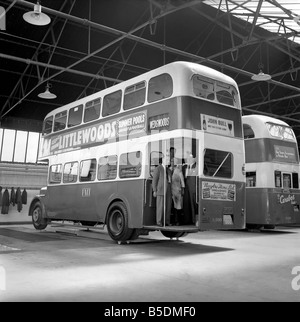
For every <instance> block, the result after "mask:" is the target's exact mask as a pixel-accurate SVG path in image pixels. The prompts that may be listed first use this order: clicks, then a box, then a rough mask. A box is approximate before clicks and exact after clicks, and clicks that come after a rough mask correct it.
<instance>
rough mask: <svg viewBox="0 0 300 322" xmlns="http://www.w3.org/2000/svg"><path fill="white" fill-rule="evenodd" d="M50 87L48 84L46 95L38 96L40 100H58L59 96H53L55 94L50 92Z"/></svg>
mask: <svg viewBox="0 0 300 322" xmlns="http://www.w3.org/2000/svg"><path fill="white" fill-rule="evenodd" d="M50 87H51V86H50V84H49V83H47V85H46V90H45V92H44V93H40V94H39V95H38V97H39V98H44V99H48V100H51V99H54V98H56V97H57V96H56V95H55V94H53V93H51V92H50V90H49V89H50Z"/></svg>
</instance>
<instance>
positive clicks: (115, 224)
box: [107, 202, 134, 242]
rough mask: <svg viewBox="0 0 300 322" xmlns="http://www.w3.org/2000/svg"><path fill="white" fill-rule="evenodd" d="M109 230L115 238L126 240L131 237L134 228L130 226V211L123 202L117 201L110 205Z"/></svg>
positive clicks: (112, 237)
mask: <svg viewBox="0 0 300 322" xmlns="http://www.w3.org/2000/svg"><path fill="white" fill-rule="evenodd" d="M107 231H108V234H109V236H110V237H111V239H113V240H116V241H121V242H124V241H127V240H130V239H131V236H132V235H133V233H134V230H133V229H131V228H128V211H127V208H126V207H125V205H124V204H123V203H122V202H115V203H113V204H112V205H111V206H110V207H109V209H108V219H107Z"/></svg>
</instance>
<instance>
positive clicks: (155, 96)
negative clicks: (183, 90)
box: [148, 74, 173, 103]
mask: <svg viewBox="0 0 300 322" xmlns="http://www.w3.org/2000/svg"><path fill="white" fill-rule="evenodd" d="M172 93H173V80H172V77H171V76H170V75H169V74H162V75H159V76H156V77H153V78H151V79H150V81H149V88H148V102H149V103H151V102H156V101H159V100H162V99H164V98H167V97H170V96H171V95H172Z"/></svg>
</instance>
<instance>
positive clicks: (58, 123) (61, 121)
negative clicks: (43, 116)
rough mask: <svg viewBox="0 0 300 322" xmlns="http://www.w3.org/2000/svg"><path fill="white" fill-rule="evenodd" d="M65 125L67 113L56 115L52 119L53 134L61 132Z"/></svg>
mask: <svg viewBox="0 0 300 322" xmlns="http://www.w3.org/2000/svg"><path fill="white" fill-rule="evenodd" d="M66 123H67V111H62V112H60V113H57V114H56V115H55V118H54V132H57V131H60V130H63V129H64V128H65V127H66Z"/></svg>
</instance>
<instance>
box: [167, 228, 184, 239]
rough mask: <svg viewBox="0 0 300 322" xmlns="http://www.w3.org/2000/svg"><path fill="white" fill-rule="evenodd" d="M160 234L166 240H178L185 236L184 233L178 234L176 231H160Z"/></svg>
mask: <svg viewBox="0 0 300 322" xmlns="http://www.w3.org/2000/svg"><path fill="white" fill-rule="evenodd" d="M161 233H162V234H163V235H164V236H165V237H167V238H180V237H184V236H186V235H187V233H186V232H178V231H163V230H162V231H161Z"/></svg>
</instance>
